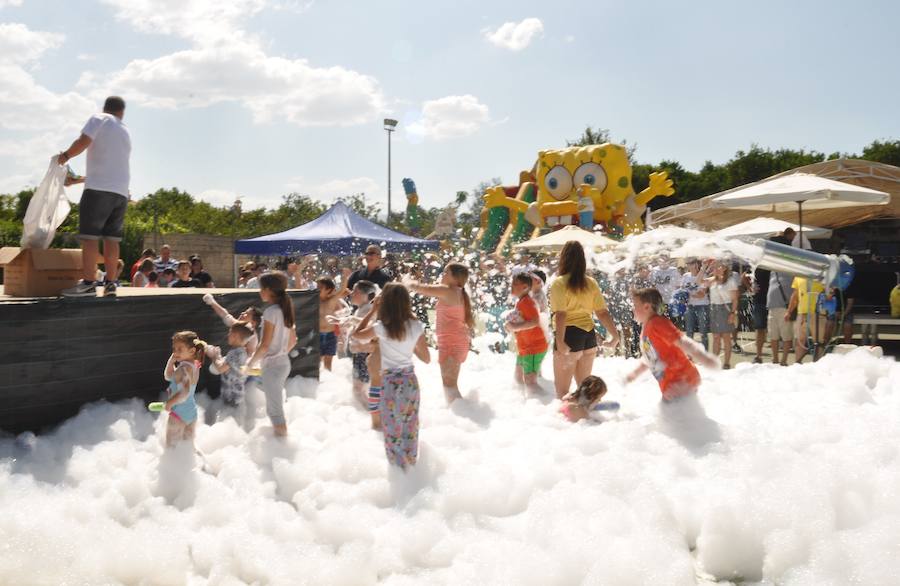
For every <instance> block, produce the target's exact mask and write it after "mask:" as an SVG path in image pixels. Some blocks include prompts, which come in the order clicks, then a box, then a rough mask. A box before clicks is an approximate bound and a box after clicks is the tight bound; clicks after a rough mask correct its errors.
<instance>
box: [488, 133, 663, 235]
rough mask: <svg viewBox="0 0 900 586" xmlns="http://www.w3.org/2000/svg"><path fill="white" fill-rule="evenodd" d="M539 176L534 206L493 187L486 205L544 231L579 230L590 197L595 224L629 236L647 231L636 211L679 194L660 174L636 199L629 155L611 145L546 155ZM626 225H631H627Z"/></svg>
mask: <svg viewBox="0 0 900 586" xmlns="http://www.w3.org/2000/svg"><path fill="white" fill-rule="evenodd" d="M534 174H535V178H536V183H537V198H536V200H535V201H534V202H532V203H530V204H529V203H526V202H524V201H521V200H516V199H515V198H511V197H508V196H507V195H506V193H505V192H504V191H503V189H502V188H500V187H493V188H491V189H489V190H488V191H487V192H486V193H485V196H484V199H485V205H486V206H487V207H489V208H494V207H501V206H502V207H507V208H509V209H510V210H512V211H515V212H521V213H524V214H525V219H527V220H528V221H529V222H530V223H531V224H533V225H534V226H537V227H539V228H543V227H544V226H547V227H550V228H555V227H558V226H564V225H568V224H578V223H579V221H578V220H579V212H585V211H586V210H589V209H590V207H591V206H590V205H586V202H585V201H584V200H585V197H586V196H587V197H590V199H591V200H593V220H594V223H604V224H606V225H607V227H608V228H612V227H613V226H616V225H618V226H617V227H619V228H621V229H622V230H623V231H624V232H625V233H626V234H627V233H630V232H633V231H639V230H641V229H642V228H643V225H642V224H641V222H640V218H639V217H638V219H637V221H636V222H635V221H634V219H633V215H634V212H635V211H636V210H640V213H643V210H644V209H646V205H647V202H649V201H650V200H651V199H653V198H654V197H656V196H659V195H663V196H667V195H672V193H674V190H673V189H672V182H671V180H669V179H668V177H667V175H666V173H665V172H660V173H653V174H651V176H650V186H649V187H647V189H645V190H643V191H642V192H641V193H639V194H635V193H634V189H633V187H632V185H631V164H630V163H629V162H628V153H627V151H626V150H625V147H623V146H622V145H618V144H611V143H605V144H598V145H588V146H583V147H570V148H566V149H561V150H548V151H541V152H539V153H538V159H537V162H536V163H535V167H534ZM629 198H631V199H630V200H629ZM579 199H581V202H580V204H579ZM638 216H640V214H638ZM582 218H583V219H586V218H585V216H582ZM624 219H627V221H625V222H622V220H624ZM581 224H582V227H583V228H587V229H589V230H590V229H591V228H592V227H593V226H592V225H588V226H586V225H584V221H582V222H581Z"/></svg>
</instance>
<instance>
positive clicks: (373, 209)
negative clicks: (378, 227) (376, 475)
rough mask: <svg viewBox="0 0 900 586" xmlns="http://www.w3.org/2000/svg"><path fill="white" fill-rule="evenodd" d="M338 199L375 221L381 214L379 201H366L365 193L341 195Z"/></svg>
mask: <svg viewBox="0 0 900 586" xmlns="http://www.w3.org/2000/svg"><path fill="white" fill-rule="evenodd" d="M337 201H342V202H344V203H345V204H347V207H349V208H350V209H351V210H353V211H354V212H356V213H357V214H359V215H360V216H362V217H364V218H366V219H367V220H372V221H373V222H375V221H377V220H378V216H380V215H381V206H380V205H379V204H377V203H373V204H370V203H368V202H367V201H366V194H365V193H353V194H351V195H342V196H341V197H338V198H337ZM391 215H393V214H391Z"/></svg>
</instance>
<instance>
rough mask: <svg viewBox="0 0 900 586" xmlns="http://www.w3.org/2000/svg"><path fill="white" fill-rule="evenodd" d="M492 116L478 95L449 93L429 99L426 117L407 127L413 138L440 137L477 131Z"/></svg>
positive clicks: (425, 110)
mask: <svg viewBox="0 0 900 586" xmlns="http://www.w3.org/2000/svg"><path fill="white" fill-rule="evenodd" d="M490 119H491V118H490V113H489V112H488V107H487V106H485V105H484V104H482V103H481V102H479V101H478V98H476V97H475V96H472V95H468V94H467V95H464V96H446V97H443V98H440V99H437V100H429V101H427V102H425V103H424V104H423V105H422V117H421V118H420V119H418V120H416V121H414V122H412V123H410V124H409V125H408V126H407V127H406V131H407V133H408V134H409V135H410V136H411V137H412V138H413V139H429V140H438V141H440V140H446V139H449V138H458V137H461V136H468V135H470V134H474V133H475V132H477V131H478V129H480V128H481V127H482V126H484V125H485V124H487V123H488V122H490Z"/></svg>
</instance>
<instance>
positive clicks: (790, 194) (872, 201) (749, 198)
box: [712, 173, 891, 246]
mask: <svg viewBox="0 0 900 586" xmlns="http://www.w3.org/2000/svg"><path fill="white" fill-rule="evenodd" d="M890 199H891V196H890V195H888V194H887V193H884V192H883V191H876V190H874V189H868V188H866V187H860V186H859V185H852V184H850V183H844V182H842V181H834V180H833V179H825V178H824V177H819V176H818V175H812V174H809V173H793V174H791V175H785V176H784V177H776V178H774V179H767V180H765V181H760V182H758V183H751V184H750V185H747V186H745V187H738V188H735V189H733V190H732V191H729V192H726V193H723V194H722V195H720V196H719V197H717V198H715V199H714V200H713V201H712V206H713V207H718V208H733V209H744V210H759V211H762V212H770V213H781V212H790V211H793V210H794V208H796V209H797V216H798V217H797V224H798V234H800V242H801V246H802V242H803V237H802V235H803V208H804V207H805V208H806V209H807V210H818V209H826V208H839V207H850V206H862V205H885V204H887V203H888V202H889V201H890Z"/></svg>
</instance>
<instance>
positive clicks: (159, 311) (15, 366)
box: [0, 289, 319, 432]
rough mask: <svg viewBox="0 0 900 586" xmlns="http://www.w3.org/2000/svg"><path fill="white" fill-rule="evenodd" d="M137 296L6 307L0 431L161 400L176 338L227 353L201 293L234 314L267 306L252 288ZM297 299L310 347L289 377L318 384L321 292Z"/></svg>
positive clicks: (302, 335) (205, 377) (214, 385)
mask: <svg viewBox="0 0 900 586" xmlns="http://www.w3.org/2000/svg"><path fill="white" fill-rule="evenodd" d="M122 291H124V289H122ZM137 291H138V292H137V293H136V294H134V295H120V296H119V297H117V298H116V299H110V300H106V299H102V300H101V299H98V300H96V301H95V300H67V299H61V298H47V299H35V300H30V301H29V302H22V301H21V300H17V301H15V302H7V301H5V300H4V301H0V429H3V430H5V431H10V432H20V431H23V430H26V429H32V430H35V431H36V430H39V429H41V428H43V427H46V426H48V425H53V424H56V423H58V422H60V421H62V420H63V419H65V418H67V417H70V416H71V415H73V414H75V413H77V411H78V409H79V408H80V407H81V406H82V405H83V404H85V403H88V402H92V401H98V400H103V399H105V400H120V399H123V398H128V397H140V398H142V399H145V400H149V399H154V398H156V397H158V396H159V394H160V393H161V392H162V391H163V389H164V388H165V381H163V379H162V369H163V367H164V366H165V361H166V359H167V357H168V355H169V353H170V348H171V337H172V334H173V333H175V332H176V331H180V330H186V329H190V330H194V331H196V332H197V333H198V334H199V335H200V336H201V338H203V339H205V340H207V341H209V342H211V343H214V344H219V345H224V346H226V348H227V343H226V338H227V329H226V328H225V326H224V324H223V323H222V322H221V320H220V319H219V318H218V316H216V315H215V313H214V312H213V311H212V310H211V309H210V308H209V307H208V306H207V305H206V304H204V303H203V301H202V296H203V294H205V293H213V294H214V295H215V296H216V298H217V301H218V302H219V303H220V304H221V305H222V306H223V307H225V308H226V309H227V310H228V311H230V312H231V313H232V314H233V315H237V314H238V313H240V312H241V311H242V310H243V309H245V308H246V307H247V306H249V305H255V306H257V307H262V305H263V304H262V302H261V301H260V299H259V295H258V292H257V291H248V290H245V289H193V290H189V289H182V290H175V291H173V292H172V293H162V294H159V293H149V294H148V293H146V291H153V290H137ZM290 294H291V298H292V300H293V301H294V308H295V311H296V316H297V324H296V328H297V336H298V338H299V339H300V340H303V343H301V344H300V345H299V346H300V347H301V348H303V350H302V351H301V352H300V353H299V354H298V355H297V356H296V357H293V358H292V361H291V366H292V371H291V374H292V376H297V375H301V376H306V377H313V378H317V377H318V374H319V354H318V353H319V337H318V335H317V334H318V330H319V328H318V324H319V322H318V312H319V301H318V292H316V291H291V292H290ZM306 347H309V349H310V351H309V352H307V351H306V350H305V349H306ZM204 389H208V390H209V391H210V392H213V393H217V392H218V377H214V376H212V375H209V374H208V371H207V369H205V368H204V370H203V374H202V376H201V380H200V384H198V391H202V390H204Z"/></svg>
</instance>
